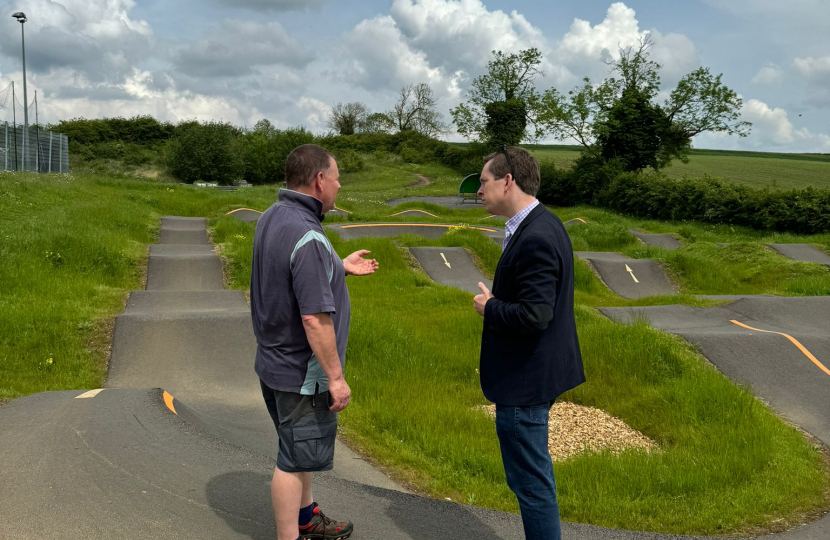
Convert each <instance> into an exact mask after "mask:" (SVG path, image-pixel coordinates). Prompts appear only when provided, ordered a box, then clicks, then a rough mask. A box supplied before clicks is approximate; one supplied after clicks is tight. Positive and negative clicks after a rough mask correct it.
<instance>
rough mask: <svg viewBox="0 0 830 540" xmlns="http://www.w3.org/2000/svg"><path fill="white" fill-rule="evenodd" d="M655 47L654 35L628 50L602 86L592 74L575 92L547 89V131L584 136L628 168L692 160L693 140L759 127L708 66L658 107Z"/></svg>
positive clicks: (541, 114)
mask: <svg viewBox="0 0 830 540" xmlns="http://www.w3.org/2000/svg"><path fill="white" fill-rule="evenodd" d="M651 46H652V42H651V40H650V38H649V37H648V36H646V37H645V38H644V39H642V40H641V41H640V43H639V46H638V47H636V48H635V47H628V48H621V49H620V57H619V59H618V60H616V61H614V62H611V63H610V64H609V65H610V67H611V75H612V76H611V77H608V78H607V79H605V80H604V81H602V82H601V83H599V84H597V85H594V84H592V83H591V80H590V79H588V78H586V79H583V83H582V84H581V85H580V86H577V87H576V88H574V89H572V90H571V91H570V92H568V94H567V96H566V95H563V94H561V93H559V92H558V91H557V90H556V89H550V90H548V91H546V92H545V93H544V94H543V95H542V97H541V99H540V101H539V107H538V120H539V122H540V124H541V125H542V126H543V127H544V129H545V131H546V132H547V133H549V134H551V135H553V136H554V137H556V138H558V139H560V140H565V139H572V140H576V141H577V142H579V143H580V144H581V145H582V146H583V147H584V148H585V150H586V151H587V152H588V153H589V154H590V155H593V156H595V157H598V158H603V159H606V160H608V159H618V160H620V161H621V162H622V163H623V165H624V167H625V168H626V169H628V170H639V169H642V168H646V167H652V168H655V169H659V168H661V167H665V166H666V165H668V164H669V163H670V162H671V160H672V159H675V158H677V159H680V160H682V161H688V158H687V155H688V151H689V149H690V148H691V142H692V137H694V136H695V135H698V134H700V133H703V132H707V131H709V132H723V133H727V134H730V135H738V136H739V137H746V136H747V135H748V134H749V128H750V126H751V124H750V123H749V122H745V121H742V120H740V109H741V105H742V101H741V98H739V97H738V95H737V93H735V91H733V90H731V89H729V88H727V87H726V86H725V85H724V84H723V83H722V82H721V77H722V75H717V76H713V75H712V74H711V73H710V72H709V69H708V68H699V69H697V70H695V71H693V72H692V73H689V74H688V75H686V76H685V77H683V78H682V79H681V80H680V82H679V83H678V84H677V87H676V88H675V89H674V90H673V91H672V92H671V93H670V94H669V98H668V99H666V100H665V102H664V103H663V105H659V104H657V103H656V97H657V94H658V92H659V90H660V74H659V72H660V68H661V66H660V64H658V63H657V62H654V61H652V60H650V59H649V49H650V48H651Z"/></svg>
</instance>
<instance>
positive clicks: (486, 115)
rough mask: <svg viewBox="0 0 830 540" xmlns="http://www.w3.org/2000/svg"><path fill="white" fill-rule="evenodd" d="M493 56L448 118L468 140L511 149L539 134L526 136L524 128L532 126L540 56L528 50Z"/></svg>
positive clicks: (534, 121) (526, 131)
mask: <svg viewBox="0 0 830 540" xmlns="http://www.w3.org/2000/svg"><path fill="white" fill-rule="evenodd" d="M493 55H494V57H495V58H494V59H493V60H491V61H490V62H488V63H487V74H486V75H481V76H479V77H476V78H475V79H473V83H472V85H471V87H470V89H469V90H468V91H467V95H466V99H467V101H466V103H462V104H460V105H459V106H458V107H456V108H454V109H452V110H451V111H450V114H451V115H452V119H453V123H455V126H456V130H457V131H458V133H460V134H461V135H463V136H464V137H466V138H468V139H475V140H478V141H480V142H487V143H490V144H511V145H515V144H517V143H519V142H520V141H521V140H524V139H528V138H531V137H534V136H537V135H539V134H540V133H539V131H538V130H534V132H533V133H529V132H528V130H527V125H528V124H532V125H533V126H534V127H535V126H536V109H537V103H538V100H539V96H538V95H537V93H536V90H535V88H534V87H533V79H534V78H535V77H536V76H537V75H542V76H543V75H544V74H543V73H542V72H541V71H540V70H539V64H541V63H542V53H540V52H539V50H538V49H535V48H531V49H526V50H522V51H519V52H518V53H510V54H504V53H503V52H501V51H493ZM497 103H501V104H503V105H495V104H497ZM505 120H507V124H506V125H505V124H504V123H503V122H504V121H505ZM503 128H504V129H503Z"/></svg>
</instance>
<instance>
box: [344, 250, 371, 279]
mask: <svg viewBox="0 0 830 540" xmlns="http://www.w3.org/2000/svg"><path fill="white" fill-rule="evenodd" d="M369 253H371V251H367V250H365V249H361V250H359V251H355V252H354V253H352V254H351V255H349V256H348V257H346V258H345V259H343V267H344V268H345V269H346V275H347V276H368V275H369V274H374V273H375V270H377V269H378V262H377V261H376V260H375V259H364V258H363V256H364V255H368V254H369Z"/></svg>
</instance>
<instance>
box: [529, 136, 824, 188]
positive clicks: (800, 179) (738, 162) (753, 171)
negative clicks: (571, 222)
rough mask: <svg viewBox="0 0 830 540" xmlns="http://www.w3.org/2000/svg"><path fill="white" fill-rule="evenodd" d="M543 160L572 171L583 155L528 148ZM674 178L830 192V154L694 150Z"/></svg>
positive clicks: (675, 165) (674, 168)
mask: <svg viewBox="0 0 830 540" xmlns="http://www.w3.org/2000/svg"><path fill="white" fill-rule="evenodd" d="M528 149H529V150H530V151H531V153H532V154H533V155H534V156H536V157H537V158H538V159H540V160H551V161H553V162H554V163H556V166H557V167H559V168H569V167H570V166H571V164H572V163H573V162H574V161H576V160H577V159H578V158H579V156H580V152H579V149H578V147H574V146H560V147H557V146H547V145H540V146H538V147H534V146H532V145H531V146H528ZM663 172H664V173H666V174H667V175H668V176H669V177H671V178H684V177H689V178H700V177H703V176H707V175H708V176H711V177H714V178H721V179H723V180H729V181H732V182H737V183H740V184H745V185H747V186H749V187H753V188H769V189H772V190H777V189H782V190H783V189H803V188H806V187H810V186H812V187H815V188H824V189H830V154H776V153H772V152H729V151H713V150H692V151H691V153H690V154H689V163H682V162H680V161H677V160H675V161H674V162H672V164H671V165H670V166H669V167H666V168H665V169H663Z"/></svg>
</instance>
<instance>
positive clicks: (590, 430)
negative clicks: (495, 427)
mask: <svg viewBox="0 0 830 540" xmlns="http://www.w3.org/2000/svg"><path fill="white" fill-rule="evenodd" d="M481 408H482V409H483V410H484V411H485V412H486V413H487V415H488V416H490V418H493V419H495V418H496V406H495V405H484V406H482V407H481ZM548 428H549V433H548V450H550V457H551V458H552V459H553V461H564V460H566V459H568V458H571V457H574V456H576V455H578V454H581V453H582V452H586V451H587V452H601V451H603V450H610V451H611V453H613V454H618V453H620V452H622V451H623V450H627V449H629V448H640V449H642V450H645V451H646V452H650V451H653V450H656V449H657V448H658V446H657V443H655V442H654V441H652V440H651V439H649V438H648V437H646V436H645V435H643V434H642V433H640V432H639V431H637V430H634V429H631V428H630V427H629V426H628V425H627V424H626V423H625V422H623V421H622V420H620V419H619V418H614V417H613V416H611V415H610V414H608V413H606V412H605V411H602V410H600V409H597V408H594V407H583V406H582V405H576V404H574V403H568V402H567V401H563V402H560V403H554V404H553V407H551V409H550V419H549V420H548Z"/></svg>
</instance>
